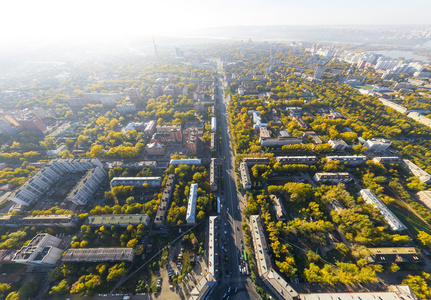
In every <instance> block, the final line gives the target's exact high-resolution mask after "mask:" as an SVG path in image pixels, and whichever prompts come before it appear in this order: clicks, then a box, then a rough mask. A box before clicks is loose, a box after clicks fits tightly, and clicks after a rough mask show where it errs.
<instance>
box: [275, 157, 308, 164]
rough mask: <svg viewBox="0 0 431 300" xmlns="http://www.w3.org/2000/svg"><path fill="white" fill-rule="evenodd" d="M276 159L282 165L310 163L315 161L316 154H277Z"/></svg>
mask: <svg viewBox="0 0 431 300" xmlns="http://www.w3.org/2000/svg"><path fill="white" fill-rule="evenodd" d="M275 159H276V161H277V162H278V163H280V164H282V165H288V164H306V165H312V164H315V163H316V162H317V157H316V156H277V157H276V158H275Z"/></svg>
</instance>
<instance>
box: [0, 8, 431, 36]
mask: <svg viewBox="0 0 431 300" xmlns="http://www.w3.org/2000/svg"><path fill="white" fill-rule="evenodd" d="M430 13H431V1H430V0H408V1H406V0H402V1H401V0H354V1H352V0H265V1H264V0H218V1H217V0H187V1H186V0H154V1H148V0H141V1H130V0H123V1H111V0H103V1H101V0H85V1H83V0H74V1H69V0H3V1H2V5H1V15H0V28H1V30H0V44H1V43H2V42H5V41H8V40H11V39H12V40H25V39H31V40H38V39H41V38H43V39H46V38H48V39H64V38H78V37H84V38H89V37H98V36H99V37H101V36H109V35H111V36H118V35H160V34H162V35H176V34H181V32H183V31H189V30H193V29H198V28H203V27H220V26H237V25H242V26H247V25H320V24H323V25H338V24H341V25H343V24H355V25H356V24H366V25H368V24H379V25H385V24H430V23H431V18H430Z"/></svg>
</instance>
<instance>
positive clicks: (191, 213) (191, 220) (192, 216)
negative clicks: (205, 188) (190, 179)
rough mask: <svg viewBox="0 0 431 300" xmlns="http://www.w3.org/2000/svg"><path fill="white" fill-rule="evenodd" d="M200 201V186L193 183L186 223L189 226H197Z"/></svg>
mask: <svg viewBox="0 0 431 300" xmlns="http://www.w3.org/2000/svg"><path fill="white" fill-rule="evenodd" d="M197 199H198V184H197V183H192V184H191V185H190V195H189V201H188V204H187V214H186V221H187V224H189V225H194V224H196V201H197Z"/></svg>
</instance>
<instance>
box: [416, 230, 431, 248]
mask: <svg viewBox="0 0 431 300" xmlns="http://www.w3.org/2000/svg"><path fill="white" fill-rule="evenodd" d="M418 239H419V241H420V242H421V243H422V245H424V246H426V247H427V248H428V249H431V235H429V234H428V233H426V232H425V231H419V234H418Z"/></svg>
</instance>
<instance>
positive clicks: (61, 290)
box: [49, 279, 70, 295]
mask: <svg viewBox="0 0 431 300" xmlns="http://www.w3.org/2000/svg"><path fill="white" fill-rule="evenodd" d="M69 291H70V285H69V284H68V283H67V280H66V279H63V280H62V281H60V283H59V284H58V285H55V286H53V287H52V288H51V291H50V292H49V294H50V295H54V294H58V295H64V294H67V293H69Z"/></svg>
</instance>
